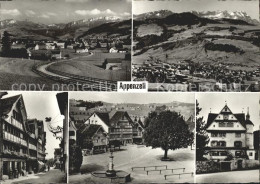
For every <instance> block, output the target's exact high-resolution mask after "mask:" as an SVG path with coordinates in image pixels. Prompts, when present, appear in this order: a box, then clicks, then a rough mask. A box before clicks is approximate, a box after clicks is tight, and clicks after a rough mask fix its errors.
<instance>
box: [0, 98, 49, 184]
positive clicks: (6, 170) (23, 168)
mask: <svg viewBox="0 0 260 184" xmlns="http://www.w3.org/2000/svg"><path fill="white" fill-rule="evenodd" d="M0 118H1V119H0V132H1V136H0V180H2V179H3V177H5V178H9V179H12V178H14V177H16V178H17V177H19V176H21V175H27V174H28V173H29V174H30V173H32V172H38V171H39V170H41V168H42V166H43V162H44V161H45V156H46V154H45V145H46V133H45V132H44V124H43V122H42V121H39V120H37V119H32V120H28V119H27V112H26V106H25V103H24V101H23V97H22V95H16V96H11V97H7V98H3V99H0Z"/></svg>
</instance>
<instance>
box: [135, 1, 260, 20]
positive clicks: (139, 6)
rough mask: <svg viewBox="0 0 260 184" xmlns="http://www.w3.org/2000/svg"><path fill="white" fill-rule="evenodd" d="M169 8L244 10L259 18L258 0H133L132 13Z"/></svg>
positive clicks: (182, 10) (175, 10)
mask: <svg viewBox="0 0 260 184" xmlns="http://www.w3.org/2000/svg"><path fill="white" fill-rule="evenodd" d="M163 9H164V10H171V11H172V12H174V13H181V12H187V11H199V12H200V11H217V10H222V11H223V10H227V11H244V12H246V13H247V14H248V15H249V16H250V17H251V18H253V19H256V20H259V1H258V0H165V1H162V0H154V1H151V0H149V1H148V0H134V1H133V14H141V13H146V12H151V11H156V10H163Z"/></svg>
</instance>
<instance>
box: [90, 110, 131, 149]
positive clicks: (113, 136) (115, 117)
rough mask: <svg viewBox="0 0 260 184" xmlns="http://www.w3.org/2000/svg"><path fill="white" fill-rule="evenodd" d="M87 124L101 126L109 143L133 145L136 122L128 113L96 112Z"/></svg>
mask: <svg viewBox="0 0 260 184" xmlns="http://www.w3.org/2000/svg"><path fill="white" fill-rule="evenodd" d="M85 124H88V125H90V124H93V125H101V126H102V128H103V129H104V131H105V132H106V133H107V134H108V137H109V141H115V140H117V141H120V142H121V144H123V145H125V144H127V143H133V127H134V122H133V121H132V119H131V118H130V116H129V115H128V113H127V112H126V111H115V112H113V113H112V112H111V113H108V112H102V113H101V112H94V113H93V114H92V115H91V116H90V117H89V119H88V120H87V121H86V122H85Z"/></svg>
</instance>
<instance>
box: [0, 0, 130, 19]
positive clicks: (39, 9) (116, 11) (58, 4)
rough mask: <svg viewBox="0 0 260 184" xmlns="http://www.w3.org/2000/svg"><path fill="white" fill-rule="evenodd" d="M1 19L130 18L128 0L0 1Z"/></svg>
mask: <svg viewBox="0 0 260 184" xmlns="http://www.w3.org/2000/svg"><path fill="white" fill-rule="evenodd" d="M0 3H1V11H0V13H1V14H0V16H1V17H2V18H1V19H2V20H5V19H15V20H26V19H27V20H30V21H33V22H37V23H43V24H52V23H68V22H71V21H74V20H82V19H89V18H95V17H100V16H117V17H120V18H126V17H127V18H129V17H131V9H132V3H131V0H12V1H0Z"/></svg>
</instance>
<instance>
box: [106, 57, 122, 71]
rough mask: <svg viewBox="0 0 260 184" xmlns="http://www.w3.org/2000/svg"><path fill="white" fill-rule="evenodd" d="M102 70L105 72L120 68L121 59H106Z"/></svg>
mask: <svg viewBox="0 0 260 184" xmlns="http://www.w3.org/2000/svg"><path fill="white" fill-rule="evenodd" d="M103 68H104V69H106V70H118V69H121V68H122V59H121V58H106V59H105V61H104V62H103Z"/></svg>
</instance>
